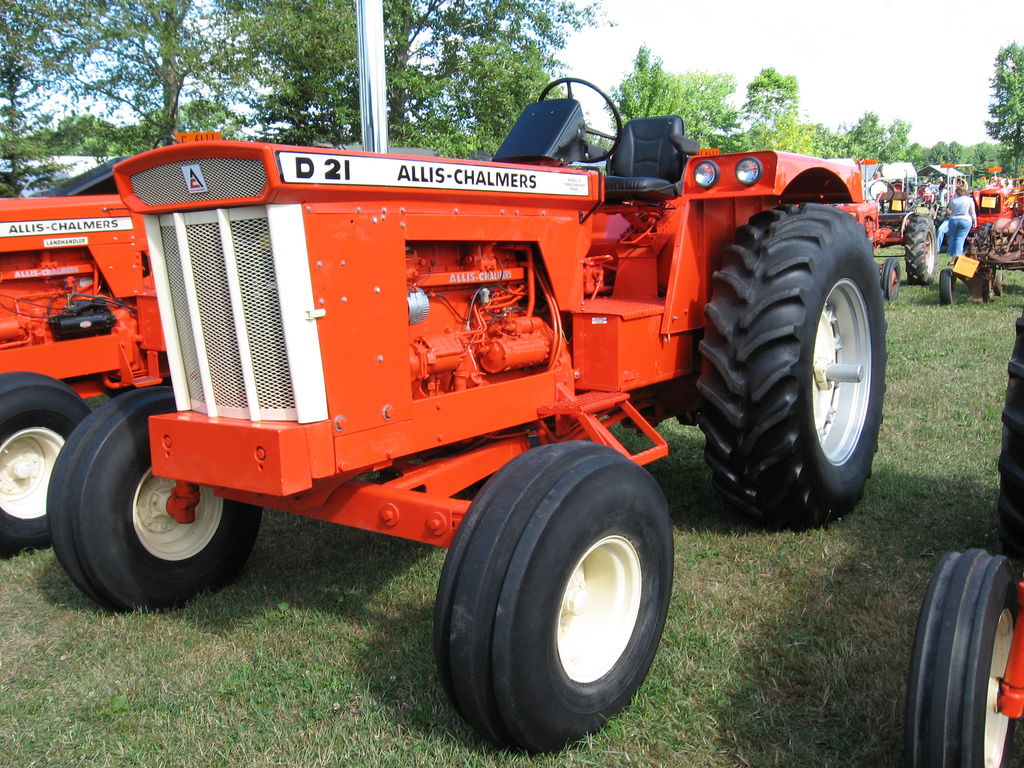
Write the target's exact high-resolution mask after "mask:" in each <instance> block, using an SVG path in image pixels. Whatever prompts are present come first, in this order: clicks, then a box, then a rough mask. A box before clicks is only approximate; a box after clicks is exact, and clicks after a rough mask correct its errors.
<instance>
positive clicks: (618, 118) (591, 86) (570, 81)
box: [538, 77, 622, 163]
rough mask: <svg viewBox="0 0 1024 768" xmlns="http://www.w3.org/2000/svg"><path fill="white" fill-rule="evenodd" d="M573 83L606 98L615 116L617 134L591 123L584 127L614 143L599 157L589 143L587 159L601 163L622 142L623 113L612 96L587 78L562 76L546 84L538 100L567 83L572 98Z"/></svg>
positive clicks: (588, 131) (592, 133) (542, 99)
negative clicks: (592, 150) (600, 128)
mask: <svg viewBox="0 0 1024 768" xmlns="http://www.w3.org/2000/svg"><path fill="white" fill-rule="evenodd" d="M573 83H579V84H580V85H585V86H586V87H587V88H589V89H590V90H592V91H594V92H595V93H597V94H598V95H599V96H600V97H601V98H602V99H604V103H605V104H607V105H608V108H609V109H610V110H611V113H612V117H614V118H615V134H614V135H613V136H609V135H608V134H607V133H603V132H601V131H598V130H596V129H594V128H591V127H590V126H589V125H585V126H584V127H583V131H584V133H587V134H590V135H591V136H600V137H601V138H602V139H608V141H610V142H611V143H612V148H611V149H609V150H608V151H606V152H605V153H604V154H603V155H600V156H598V157H591V156H590V150H591V149H592V147H591V145H590V144H589V143H588V144H587V147H586V156H587V161H588V162H591V163H600V162H601V161H602V160H607V159H608V158H609V157H611V156H612V155H614V154H615V150H616V149H618V148H619V144H621V143H622V115H620V114H619V109H618V107H616V106H615V102H614V101H612V100H611V98H609V96H608V94H606V93H605V92H604V91H602V90H601V89H600V88H598V87H597V86H596V85H594V84H593V83H589V82H587V81H586V80H581V79H580V78H578V77H560V78H559V79H558V80H553V81H552V82H550V83H548V84H547V85H546V86H544V90H543V91H541V92H540V98H539V99H538V101H544V100H545V99H547V96H548V94H549V93H551V91H553V90H554V89H555V88H557V87H558V86H560V85H565V90H566V92H567V94H568V96H569V98H570V99H571V98H572V84H573Z"/></svg>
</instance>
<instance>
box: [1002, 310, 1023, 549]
mask: <svg viewBox="0 0 1024 768" xmlns="http://www.w3.org/2000/svg"><path fill="white" fill-rule="evenodd" d="M1016 328H1017V338H1016V341H1015V342H1014V345H1013V354H1012V355H1011V357H1010V364H1009V366H1008V369H1009V376H1008V378H1007V382H1006V400H1005V404H1004V405H1003V439H1002V446H1001V449H1000V451H999V502H998V505H997V507H998V510H999V539H1000V541H1001V542H1002V545H1003V552H1005V553H1006V554H1008V555H1010V556H1012V557H1024V315H1022V316H1021V317H1018V318H1017V325H1016Z"/></svg>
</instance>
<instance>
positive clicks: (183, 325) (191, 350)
mask: <svg viewBox="0 0 1024 768" xmlns="http://www.w3.org/2000/svg"><path fill="white" fill-rule="evenodd" d="M160 234H161V235H162V238H161V239H162V240H163V244H164V261H165V263H166V264H167V281H168V283H170V289H171V304H172V305H173V307H174V326H175V328H176V329H177V331H178V346H179V347H180V349H181V359H182V362H183V363H184V366H185V376H186V378H187V381H188V396H189V399H190V400H191V401H192V402H193V403H202V404H205V403H206V399H205V398H204V397H203V384H202V381H201V380H200V378H199V357H198V356H197V355H196V340H195V337H194V336H193V335H192V320H191V318H190V317H189V312H188V298H187V296H186V293H185V276H184V273H183V272H182V268H181V253H180V251H179V250H178V238H177V237H176V236H175V232H174V227H173V226H162V227H160Z"/></svg>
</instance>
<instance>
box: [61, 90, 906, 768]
mask: <svg viewBox="0 0 1024 768" xmlns="http://www.w3.org/2000/svg"><path fill="white" fill-rule="evenodd" d="M578 82H582V81H575V80H570V82H569V86H570V91H569V98H566V99H548V98H545V97H546V96H548V95H549V94H550V89H551V86H549V88H548V89H546V90H545V92H544V93H542V95H541V99H540V100H539V101H538V102H535V103H533V104H531V105H529V106H528V107H527V108H526V110H525V111H524V113H523V115H522V116H521V117H520V119H519V122H518V123H517V124H516V125H515V127H514V128H513V130H512V132H511V134H510V135H509V138H508V139H507V140H506V142H505V143H504V145H503V146H502V147H501V149H500V151H499V152H498V154H497V157H496V160H495V161H494V162H468V161H456V160H447V159H429V160H428V159H424V158H414V157H400V156H388V155H379V154H378V155H374V154H368V153H360V152H348V151H339V150H332V149H322V148H301V147H290V146H280V145H271V144H258V143H244V142H209V143H204V144H194V145H190V146H189V145H180V146H174V147H167V148H162V149H157V150H153V151H151V152H147V153H145V154H143V155H140V156H137V157H135V158H132V159H130V160H128V161H125V162H123V163H121V164H120V165H118V166H117V168H116V171H115V174H116V177H117V182H118V188H119V190H120V192H121V195H122V197H123V199H124V200H125V202H126V204H127V205H128V207H129V208H130V209H131V210H132V211H133V212H134V213H137V214H140V215H142V216H144V218H145V226H146V233H147V239H148V241H149V245H150V250H151V259H152V270H153V276H154V279H155V284H156V292H157V297H158V303H159V308H160V315H161V319H162V321H163V323H162V324H163V330H164V334H165V338H166V346H167V355H168V360H169V367H170V372H171V381H172V383H173V391H171V390H169V389H165V388H149V389H142V390H136V391H135V392H129V393H126V394H125V395H123V396H121V397H118V398H115V399H113V400H111V401H110V402H109V403H107V404H105V405H104V406H103V407H101V408H99V409H98V410H96V411H95V412H93V414H92V415H91V416H89V417H88V418H87V419H86V421H84V422H83V423H82V424H81V425H80V426H79V428H78V429H76V430H75V432H74V433H73V434H72V436H71V438H70V440H69V441H68V443H67V444H66V446H65V449H64V451H63V452H62V453H61V454H60V456H59V457H58V459H57V464H56V466H55V468H54V472H53V478H52V480H51V483H50V496H49V504H48V513H49V516H50V523H51V536H52V539H53V547H54V551H55V553H56V555H57V557H58V559H59V561H60V562H61V564H62V565H63V566H64V568H65V569H66V570H67V572H68V574H69V575H70V577H71V578H72V579H73V581H74V582H75V583H76V584H77V585H78V586H79V587H80V588H81V589H82V590H83V591H84V592H86V593H87V594H88V595H89V596H91V597H92V598H93V599H94V600H95V601H96V602H97V603H99V604H101V605H103V606H106V607H107V608H109V609H112V610H132V609H156V608H163V607H167V606H175V605H179V604H181V603H182V602H184V601H185V600H188V599H189V598H191V597H192V596H194V595H195V594H197V593H198V592H201V591H203V590H208V589H213V588H217V587H220V586H222V585H223V584H225V583H226V582H228V581H229V580H230V579H231V578H233V577H234V576H235V575H236V574H237V573H238V572H239V570H240V569H241V568H242V566H243V564H244V563H245V561H246V558H247V557H248V555H249V553H250V550H251V549H252V546H253V543H254V540H255V538H256V535H257V531H258V529H259V526H260V517H261V511H262V509H263V508H265V507H270V508H274V509H278V510H285V511H288V512H293V513H296V514H300V515H306V516H309V517H313V518H318V519H321V520H330V521H334V522H337V523H342V524H345V525H350V526H355V527H358V528H363V529H367V530H370V531H377V532H379V533H385V534H390V535H394V536H401V537H405V538H408V539H414V540H417V541H421V542H427V543H430V544H435V545H439V546H449V545H450V548H449V550H448V553H447V557H446V560H445V564H444V568H443V570H442V573H441V576H440V582H439V586H438V592H437V599H436V604H435V612H434V642H435V651H436V661H437V667H438V670H439V673H440V677H441V680H442V681H443V684H444V687H445V689H446V691H447V693H448V695H449V697H450V699H451V701H452V702H453V704H454V706H455V707H456V709H457V710H458V711H459V712H460V713H461V715H462V716H463V717H465V718H466V720H467V721H469V723H471V724H472V726H473V727H474V728H475V729H476V730H477V731H478V732H479V733H480V734H482V735H483V736H484V737H486V738H487V739H489V740H490V741H492V742H493V743H495V744H498V745H504V746H517V747H520V748H525V749H528V750H552V749H558V748H561V747H562V746H563V745H565V744H566V743H568V742H571V741H574V740H576V739H579V738H581V737H582V736H584V735H585V734H587V733H589V732H592V731H594V730H596V729H597V728H599V727H600V726H601V724H602V723H603V722H605V721H606V720H607V719H608V718H609V717H611V716H612V715H614V714H615V713H616V712H617V711H618V710H620V709H621V708H622V707H623V706H625V705H626V704H627V703H628V702H629V700H630V698H631V697H632V695H633V694H634V692H635V691H636V690H637V688H638V687H639V685H640V684H641V682H642V681H643V679H644V677H645V676H646V674H647V671H648V668H649V666H650V664H651V661H652V658H653V656H654V652H655V649H656V647H657V645H658V642H659V639H660V636H661V632H662V627H663V625H664V622H665V617H666V613H667V609H668V601H669V593H670V589H671V584H672V566H673V538H672V525H671V521H670V518H669V513H668V508H667V504H666V501H665V498H664V496H663V494H662V492H661V490H660V489H659V487H658V486H657V484H656V483H655V482H654V480H653V479H652V477H651V476H650V474H648V473H647V472H646V471H645V470H644V469H643V468H642V465H644V464H647V463H648V462H652V461H655V460H656V459H658V458H660V457H663V456H665V455H666V453H667V452H668V446H667V444H666V441H665V439H664V438H663V437H662V436H661V434H659V433H658V432H657V431H656V430H655V429H654V425H655V424H657V423H658V422H660V421H662V420H664V419H667V418H669V417H671V416H675V417H676V418H678V419H679V420H680V421H682V422H683V423H687V424H692V423H694V422H696V421H698V420H699V421H700V424H701V427H702V428H703V430H704V432H705V434H706V439H707V447H706V454H705V455H706V458H707V461H708V462H709V463H710V465H711V468H712V471H713V474H714V478H715V483H716V485H717V487H718V488H719V490H720V491H721V492H722V493H723V494H724V495H725V497H726V498H727V499H728V500H729V501H730V502H731V503H732V504H733V505H735V506H736V507H738V508H740V509H742V510H744V511H745V512H747V513H749V514H751V515H753V516H754V517H756V518H757V519H759V520H761V521H763V522H764V523H766V524H768V525H770V526H795V527H805V526H813V525H821V524H824V523H825V522H826V521H827V520H829V518H831V517H833V516H836V515H841V514H843V513H845V512H847V511H848V510H850V509H851V508H852V507H853V506H854V505H855V503H856V502H857V500H858V499H859V498H860V496H861V494H862V491H863V487H864V484H865V482H866V479H867V477H868V475H869V474H870V468H871V462H872V458H873V455H874V452H875V450H876V447H877V435H878V429H879V424H880V420H881V408H882V397H883V392H884V389H885V363H886V352H885V327H884V317H883V312H882V294H881V292H880V291H879V289H878V273H877V270H876V267H875V264H874V262H873V259H872V250H871V244H870V242H869V241H868V239H867V238H866V237H865V233H864V229H863V228H862V227H861V226H860V225H859V224H858V222H857V220H856V219H855V218H854V217H852V216H850V215H848V214H847V213H844V212H842V211H840V210H838V209H836V208H835V207H833V204H840V203H852V202H855V201H859V200H860V199H861V192H860V179H859V177H858V176H857V174H856V171H853V170H852V169H848V168H846V167H843V166H839V165H836V166H833V165H830V164H828V163H825V162H822V161H818V160H814V159H812V158H806V157H800V156H796V155H786V154H776V153H773V152H758V153H752V154H748V155H721V156H717V157H715V158H698V157H694V155H696V153H697V152H698V146H697V144H696V142H694V141H692V140H690V139H687V138H685V137H684V134H683V124H682V121H681V120H680V119H679V118H678V117H668V118H647V119H641V120H634V121H632V122H630V123H629V124H627V125H626V126H625V127H622V125H621V121H620V120H619V119H618V117H617V115H616V123H617V126H618V127H617V129H616V136H615V137H614V147H613V149H612V150H610V151H609V152H608V153H607V154H604V153H603V152H602V151H600V150H595V149H594V148H593V147H591V146H590V145H589V143H588V141H587V136H588V134H592V133H594V131H593V129H591V128H588V127H587V126H586V125H585V123H584V119H583V114H582V110H581V108H580V106H579V103H578V102H577V101H576V100H575V99H573V98H572V92H571V86H572V84H573V83H578ZM553 85H554V84H552V86H553ZM606 99H607V97H606ZM608 103H609V104H611V102H610V101H609V102H608ZM607 156H610V158H611V159H610V162H609V166H608V175H603V174H600V173H596V172H593V171H586V170H576V169H572V168H570V167H567V166H568V164H571V163H573V162H578V161H591V162H593V161H595V160H601V159H605V157H607ZM614 425H620V426H622V427H625V428H628V429H633V430H639V432H640V433H642V434H643V435H644V436H646V444H645V445H641V446H640V447H639V448H637V449H636V450H637V452H636V453H635V454H634V455H630V453H629V452H628V451H627V449H626V448H625V447H624V446H623V445H622V444H621V443H620V441H619V439H618V438H617V436H616V434H615V432H613V431H611V429H610V428H612V427H613V426H614ZM488 477H489V479H488V480H487V482H486V484H484V485H483V487H482V489H480V490H479V491H478V492H477V493H476V496H475V498H474V499H473V500H472V501H471V502H470V501H466V500H463V499H460V498H456V496H455V495H456V494H457V493H458V492H459V491H462V490H463V489H466V488H468V487H470V486H472V485H473V484H474V483H476V482H478V481H481V480H483V479H485V478H488Z"/></svg>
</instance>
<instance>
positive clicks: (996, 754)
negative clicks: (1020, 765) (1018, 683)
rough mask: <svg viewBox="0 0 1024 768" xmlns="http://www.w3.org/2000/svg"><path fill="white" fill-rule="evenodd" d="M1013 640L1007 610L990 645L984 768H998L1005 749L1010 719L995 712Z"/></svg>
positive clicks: (1010, 619)
mask: <svg viewBox="0 0 1024 768" xmlns="http://www.w3.org/2000/svg"><path fill="white" fill-rule="evenodd" d="M1011 640H1013V616H1012V615H1011V614H1010V612H1009V611H1008V610H1006V609H1003V612H1002V613H1001V614H1000V616H999V623H998V624H997V625H996V636H995V639H994V641H993V643H992V663H991V665H990V667H989V677H988V697H987V701H986V706H985V768H999V766H1000V765H1002V763H1003V752H1004V751H1005V748H1006V732H1007V729H1008V726H1009V724H1010V718H1008V717H1007V716H1006V715H1004V714H1002V713H1001V712H1000V711H999V709H998V699H999V680H1000V678H1001V677H1002V676H1003V673H1004V672H1005V671H1006V661H1007V659H1009V658H1010V641H1011Z"/></svg>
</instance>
